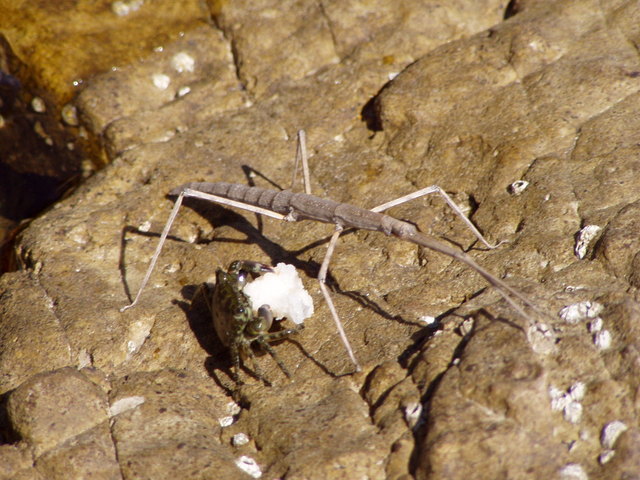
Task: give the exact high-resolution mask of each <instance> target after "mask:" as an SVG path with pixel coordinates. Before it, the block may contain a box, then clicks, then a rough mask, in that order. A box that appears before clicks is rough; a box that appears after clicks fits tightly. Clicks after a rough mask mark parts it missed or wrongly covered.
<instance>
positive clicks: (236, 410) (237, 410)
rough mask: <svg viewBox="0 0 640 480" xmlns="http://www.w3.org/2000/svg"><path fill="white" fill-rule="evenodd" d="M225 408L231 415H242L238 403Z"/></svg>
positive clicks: (228, 404) (231, 403)
mask: <svg viewBox="0 0 640 480" xmlns="http://www.w3.org/2000/svg"><path fill="white" fill-rule="evenodd" d="M225 408H226V410H227V413H228V414H229V415H237V414H239V413H240V410H242V409H241V408H240V405H238V404H237V403H236V402H229V403H227V406H226V407H225Z"/></svg>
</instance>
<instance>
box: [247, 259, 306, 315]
mask: <svg viewBox="0 0 640 480" xmlns="http://www.w3.org/2000/svg"><path fill="white" fill-rule="evenodd" d="M243 291H244V293H245V294H246V295H247V296H248V297H249V299H250V300H251V305H252V308H253V310H254V311H256V312H257V311H258V309H259V308H260V307H261V306H262V305H269V306H270V307H271V311H272V312H273V315H274V317H275V318H288V319H289V320H291V321H292V322H294V323H296V324H301V323H302V322H304V320H305V319H307V318H309V317H310V316H311V315H313V300H312V299H311V295H309V292H307V291H306V290H305V288H304V285H302V280H300V276H299V275H298V272H297V271H296V269H295V267H294V266H293V265H287V264H285V263H279V264H278V265H276V267H275V268H274V271H273V272H269V273H266V274H264V275H262V276H261V277H258V278H256V279H255V280H254V281H253V282H251V283H248V284H247V285H246V286H245V287H244V290H243Z"/></svg>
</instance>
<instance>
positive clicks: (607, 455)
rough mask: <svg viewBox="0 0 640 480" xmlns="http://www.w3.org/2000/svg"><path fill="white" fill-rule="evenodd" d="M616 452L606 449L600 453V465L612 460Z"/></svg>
mask: <svg viewBox="0 0 640 480" xmlns="http://www.w3.org/2000/svg"><path fill="white" fill-rule="evenodd" d="M615 454H616V451H615V450H605V451H603V452H602V453H601V454H600V455H598V462H600V465H604V464H605V463H607V462H608V461H609V460H611V459H612V458H613V456H614V455H615Z"/></svg>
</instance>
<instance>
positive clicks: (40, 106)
mask: <svg viewBox="0 0 640 480" xmlns="http://www.w3.org/2000/svg"><path fill="white" fill-rule="evenodd" d="M31 109H32V110H33V111H34V112H36V113H44V112H46V111H47V106H46V104H45V103H44V100H42V99H41V98H40V97H33V99H32V100H31Z"/></svg>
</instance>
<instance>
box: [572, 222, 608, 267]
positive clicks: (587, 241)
mask: <svg viewBox="0 0 640 480" xmlns="http://www.w3.org/2000/svg"><path fill="white" fill-rule="evenodd" d="M600 230H602V227H600V226H598V225H586V226H585V227H583V228H582V229H581V230H580V231H579V232H578V238H577V239H576V245H575V247H574V249H573V251H574V253H575V254H576V257H578V258H579V259H583V258H584V257H585V256H586V255H587V251H588V249H589V246H590V245H591V243H592V242H593V240H595V239H596V238H597V237H598V234H599V233H600Z"/></svg>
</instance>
